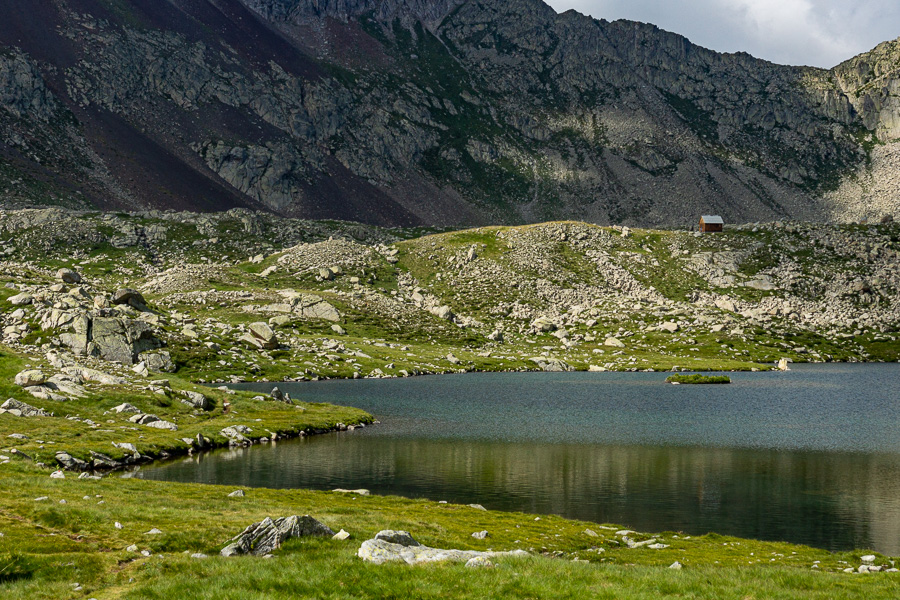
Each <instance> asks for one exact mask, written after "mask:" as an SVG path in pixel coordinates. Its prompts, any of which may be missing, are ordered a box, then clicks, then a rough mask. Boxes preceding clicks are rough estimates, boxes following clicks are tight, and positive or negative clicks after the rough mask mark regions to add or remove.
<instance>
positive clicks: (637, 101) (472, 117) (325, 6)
mask: <svg viewBox="0 0 900 600" xmlns="http://www.w3.org/2000/svg"><path fill="white" fill-rule="evenodd" d="M0 10H2V14H3V15H4V18H3V19H2V21H0V205H3V206H7V207H21V206H27V205H47V204H55V205H61V206H67V207H81V208H87V207H92V208H99V209H106V210H143V209H191V210H200V211H219V210H227V209H230V208H235V207H244V208H250V209H258V210H266V211H271V212H274V213H277V214H281V215H284V216H291V217H303V218H311V219H345V220H356V221H362V222H368V223H373V224H379V225H455V224H483V223H501V222H502V223H523V222H535V221H541V220H547V219H563V218H577V219H581V220H588V221H593V222H597V223H625V224H639V225H645V226H653V225H676V226H685V225H688V224H692V223H693V222H694V221H695V218H696V215H698V214H699V213H701V212H715V213H720V214H722V215H723V216H724V217H725V218H726V220H728V221H754V220H772V219H775V218H784V217H788V218H799V219H814V220H823V219H836V220H848V219H860V218H880V217H881V216H882V215H884V214H891V213H893V212H895V211H897V209H898V208H900V194H898V193H897V191H896V190H897V189H898V185H900V75H898V74H900V39H898V40H895V41H893V42H886V43H884V44H881V45H879V46H878V47H877V48H875V49H874V50H872V51H871V52H869V53H866V54H863V55H860V56H857V57H855V58H853V59H851V60H849V61H847V62H845V63H842V64H841V65H838V66H837V67H835V68H834V69H831V70H823V69H815V68H808V67H789V66H780V65H775V64H772V63H769V62H766V61H762V60H757V59H755V58H753V57H751V56H749V55H747V54H744V53H738V54H721V53H717V52H713V51H710V50H707V49H704V48H701V47H698V46H695V45H694V44H692V43H690V41H688V40H687V39H686V38H684V37H681V36H679V35H676V34H673V33H668V32H665V31H662V30H660V29H658V28H656V27H654V26H652V25H646V24H642V23H635V22H629V21H615V22H607V21H603V20H599V21H598V20H595V19H592V18H589V17H585V16H583V15H580V14H578V13H576V12H574V11H568V12H565V13H563V14H556V12H555V11H553V9H551V8H550V7H549V6H547V5H546V4H543V3H542V2H540V1H539V0H503V1H501V0H480V1H476V0H437V1H433V2H426V1H425V0H380V1H379V0H315V1H313V0H156V1H154V2H141V1H138V0H42V1H40V2H33V3H27V4H23V3H21V2H16V1H14V0H0Z"/></svg>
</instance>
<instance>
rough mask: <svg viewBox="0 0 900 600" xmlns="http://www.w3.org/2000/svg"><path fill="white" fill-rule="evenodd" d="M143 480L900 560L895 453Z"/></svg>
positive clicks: (416, 443)
mask: <svg viewBox="0 0 900 600" xmlns="http://www.w3.org/2000/svg"><path fill="white" fill-rule="evenodd" d="M144 476H148V477H153V478H163V479H169V480H178V481H207V482H212V481H215V482H218V483H228V484H233V485H246V486H264V487H276V488H289V487H311V488H319V489H330V488H335V487H345V488H357V487H367V488H370V489H371V490H372V491H373V492H374V493H382V494H398V495H403V496H409V497H428V498H431V499H434V500H448V501H451V502H464V503H469V502H478V503H481V504H484V505H485V506H487V507H489V508H492V509H506V510H517V511H527V512H535V513H553V514H561V515H565V516H569V517H573V518H579V519H585V520H591V521H598V522H613V523H619V524H623V525H627V526H629V527H634V528H637V529H641V530H648V531H660V530H673V531H679V530H680V531H685V532H688V533H695V534H696V533H705V532H707V531H716V532H719V533H728V534H735V535H741V536H746V537H757V538H763V539H773V540H787V541H793V542H800V543H806V544H810V545H814V546H821V547H825V548H830V549H844V548H851V547H874V548H876V549H878V550H880V551H882V552H886V553H894V554H896V553H898V552H900V542H898V540H900V536H898V533H900V457H898V456H896V455H878V454H853V453H846V454H834V453H815V452H784V451H780V452H779V451H765V450H759V451H757V450H742V449H718V448H682V447H655V448H653V447H637V446H597V445H560V444H521V443H501V442H462V441H453V440H443V441H442V440H409V439H394V438H387V437H377V436H368V435H363V436H360V435H334V436H323V437H320V438H310V439H307V440H303V441H294V442H287V443H284V442H282V443H280V444H278V445H277V446H275V447H273V448H269V449H263V448H254V449H250V450H243V449H240V450H231V451H226V452H220V453H215V454H213V455H209V456H207V457H199V458H194V459H189V460H188V461H183V462H176V463H171V464H169V465H166V466H165V467H163V468H162V469H159V470H155V471H146V472H145V473H144Z"/></svg>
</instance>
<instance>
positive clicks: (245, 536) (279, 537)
mask: <svg viewBox="0 0 900 600" xmlns="http://www.w3.org/2000/svg"><path fill="white" fill-rule="evenodd" d="M334 535H335V534H334V531H332V530H331V529H330V528H329V527H328V526H326V525H323V524H322V523H320V522H319V521H317V520H316V519H314V518H312V517H311V516H309V515H303V516H297V515H293V516H290V517H281V518H279V519H276V520H274V521H273V520H272V519H271V518H269V517H266V518H265V519H264V520H262V521H260V522H259V523H254V524H252V525H250V526H249V527H247V529H245V530H244V531H242V532H241V533H239V534H238V535H236V536H235V537H234V538H232V540H231V543H230V544H228V545H227V546H226V547H225V548H223V549H222V551H221V552H220V554H221V555H222V556H237V555H241V554H252V555H254V556H265V555H266V554H270V553H271V552H272V551H274V550H276V549H278V548H280V547H281V544H283V543H284V541H285V540H289V539H291V538H297V537H305V536H315V537H333V536H334Z"/></svg>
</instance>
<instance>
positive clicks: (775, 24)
mask: <svg viewBox="0 0 900 600" xmlns="http://www.w3.org/2000/svg"><path fill="white" fill-rule="evenodd" d="M549 4H550V5H551V6H553V8H555V9H556V10H557V11H563V10H567V9H570V8H574V9H575V10H577V11H579V12H582V13H585V14H590V15H592V16H594V17H596V18H598V19H600V18H604V19H607V20H615V19H631V20H635V21H644V22H647V23H653V24H654V25H658V26H659V27H661V28H663V29H667V30H669V31H674V32H675V33H680V34H682V35H685V36H687V37H688V38H690V39H691V41H693V42H694V43H696V44H699V45H701V46H706V47H708V48H712V49H714V50H719V51H721V52H737V51H741V50H742V51H745V52H749V53H750V54H753V55H754V56H757V57H759V58H764V59H766V60H771V61H773V62H778V63H784V64H797V65H799V64H806V65H813V66H819V67H832V66H834V65H835V64H837V63H839V62H841V61H843V60H846V59H848V58H851V57H852V56H855V55H856V54H859V53H860V52H865V51H866V50H870V49H871V48H873V47H874V46H875V45H877V44H878V43H880V42H883V41H885V40H889V39H894V38H896V37H898V36H900V2H897V0H858V1H856V2H846V0H693V1H686V0H668V1H666V0H549Z"/></svg>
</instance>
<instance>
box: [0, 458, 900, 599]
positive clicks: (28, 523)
mask: <svg viewBox="0 0 900 600" xmlns="http://www.w3.org/2000/svg"><path fill="white" fill-rule="evenodd" d="M230 491H232V488H226V487H222V486H205V485H186V484H172V483H161V482H153V481H141V480H135V479H119V478H116V477H108V478H106V479H103V480H101V481H94V480H78V479H73V478H72V477H71V476H69V477H68V478H67V479H65V480H51V479H49V478H48V477H47V475H46V472H42V471H37V470H36V469H35V468H34V467H31V466H28V465H23V464H17V465H15V466H12V467H10V466H9V465H7V466H6V467H5V468H4V469H2V470H0V506H2V508H0V532H3V534H4V535H3V537H2V538H0V596H2V597H3V598H9V599H17V598H28V599H37V598H54V599H60V598H92V597H93V598H98V599H103V598H175V597H184V598H238V597H239V598H298V597H300V598H574V597H597V598H659V597H673V598H685V597H690V598H736V599H737V598H858V597H861V596H862V595H866V596H868V597H871V598H892V597H896V596H897V594H898V593H900V576H898V575H896V574H890V573H888V574H886V573H880V574H875V575H865V576H864V575H848V574H845V573H840V572H830V571H838V570H841V569H843V568H845V567H847V566H848V565H851V566H856V565H858V564H860V563H859V560H860V558H859V557H860V554H861V553H859V552H855V553H840V554H832V553H829V552H826V551H822V550H817V549H813V548H808V547H802V546H794V545H790V544H784V543H772V542H756V541H751V540H743V539H737V538H730V537H724V536H719V535H715V534H710V535H706V536H695V537H691V536H684V535H679V534H676V533H662V534H659V535H657V536H654V537H657V538H658V539H659V540H660V541H662V542H663V543H665V544H668V545H669V548H665V549H661V550H652V549H648V548H634V549H630V548H626V547H624V545H623V544H622V542H621V536H616V535H615V531H614V530H613V529H608V528H605V526H598V525H596V524H590V523H584V522H578V521H571V520H566V519H562V518H559V517H554V516H542V517H541V518H540V519H539V520H536V519H535V517H534V516H532V515H526V514H516V513H499V512H493V511H489V512H483V511H480V510H477V509H473V508H469V507H466V506H457V505H446V504H439V503H437V502H434V501H427V500H406V499H401V498H396V497H374V496H368V497H367V496H354V495H347V494H339V493H332V492H311V491H306V490H266V489H251V490H247V495H246V497H244V498H229V497H228V496H227V494H228V493H229V492H230ZM40 497H47V499H46V500H41V501H36V500H35V498H40ZM61 500H65V501H66V502H65V504H61V503H60V501H61ZM289 514H311V515H313V516H315V517H316V518H318V519H320V520H321V521H322V522H324V523H326V524H327V525H329V526H330V527H332V528H333V529H335V530H337V529H338V528H344V529H346V530H347V531H349V532H350V533H351V535H352V536H353V537H352V538H351V539H350V540H349V541H343V542H339V541H334V540H327V539H326V540H322V539H316V540H312V539H310V540H293V541H290V542H288V543H287V544H285V546H284V547H283V548H282V549H281V550H280V551H277V552H276V554H275V557H274V558H273V559H262V558H252V557H244V558H231V559H223V558H220V557H218V556H216V553H217V552H218V550H219V549H221V547H222V546H223V545H224V544H225V542H226V541H227V540H228V539H229V538H230V537H232V536H233V535H235V534H236V533H238V532H239V531H240V530H241V529H243V527H245V526H246V525H248V524H249V523H251V522H253V521H258V520H260V519H262V518H263V517H265V516H273V517H275V516H283V515H289ZM117 521H118V522H119V523H121V524H122V529H117V528H116V527H115V526H114V523H115V522H117ZM154 527H155V528H158V529H160V530H161V531H162V533H161V534H158V535H147V534H145V532H147V531H149V530H150V529H152V528H154ZM387 528H392V529H405V530H408V531H410V532H412V533H413V535H414V536H415V537H416V538H417V539H418V540H419V541H420V542H422V543H424V544H426V545H430V546H435V547H454V548H463V549H476V550H485V549H488V548H492V549H495V550H505V549H515V548H522V549H526V550H529V551H531V552H532V553H533V554H532V556H531V557H529V558H525V559H513V558H505V559H498V560H497V561H495V562H496V563H497V568H495V569H488V570H472V569H466V568H464V567H463V566H460V565H444V564H436V565H430V566H424V567H409V566H406V565H384V566H374V565H369V564H366V563H363V562H362V561H361V560H360V559H358V558H357V557H356V550H357V548H358V545H359V543H360V542H361V541H362V540H364V539H368V538H369V537H371V536H372V535H374V534H375V533H376V532H377V531H379V530H381V529H387ZM587 528H593V530H594V531H595V532H596V533H597V534H598V535H597V536H596V537H594V536H591V535H589V534H587V533H585V529H587ZM483 529H486V530H488V531H489V532H490V537H489V538H488V539H486V540H476V539H473V538H472V537H471V533H472V532H473V531H480V530H483ZM632 537H633V538H634V539H638V540H643V539H647V538H648V537H649V536H646V535H642V534H632ZM131 544H135V545H137V546H138V549H139V550H147V551H149V552H150V554H151V555H150V556H149V557H145V556H142V555H140V554H138V553H134V552H128V551H127V550H125V548H127V547H128V546H130V545H131ZM193 553H205V554H208V555H209V556H210V558H205V559H196V558H190V554H193ZM576 558H577V559H579V561H582V560H583V561H588V562H574V559H576ZM886 560H887V559H886V557H881V556H879V557H878V562H883V561H886ZM675 561H678V562H680V563H681V564H682V565H684V568H683V569H681V570H673V569H668V568H667V567H668V566H669V565H670V564H672V563H673V562H675ZM816 561H819V562H816ZM814 564H816V565H817V567H816V568H812V567H813V565H814ZM76 583H79V584H81V586H80V589H77V590H76V589H75V586H74V584H76Z"/></svg>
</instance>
